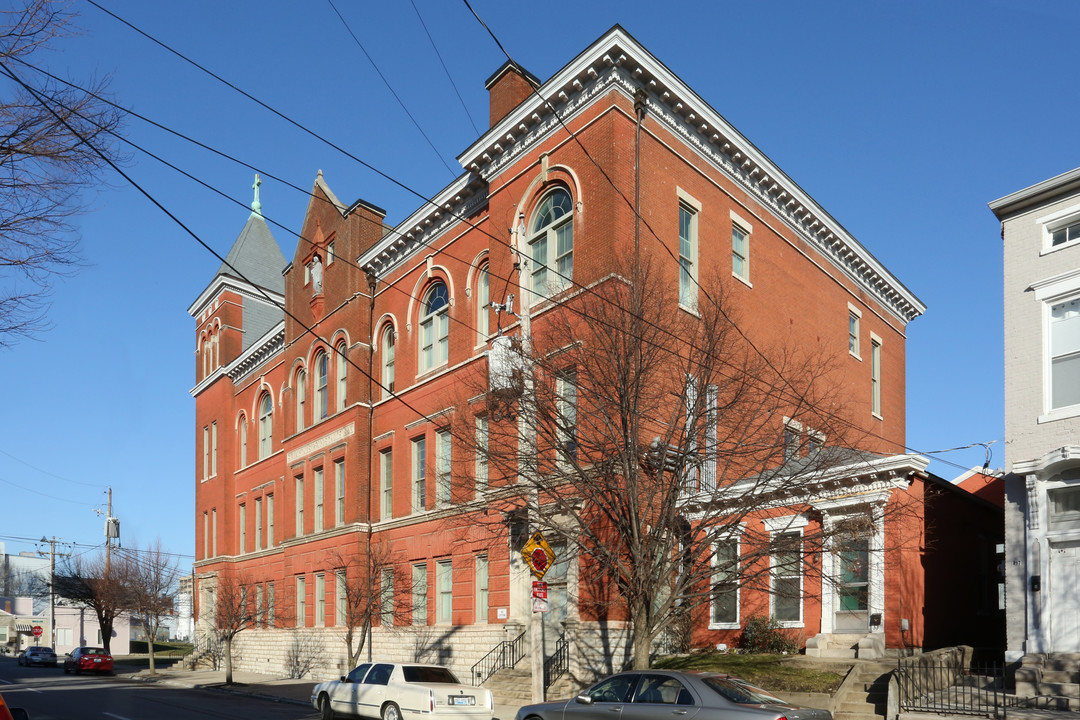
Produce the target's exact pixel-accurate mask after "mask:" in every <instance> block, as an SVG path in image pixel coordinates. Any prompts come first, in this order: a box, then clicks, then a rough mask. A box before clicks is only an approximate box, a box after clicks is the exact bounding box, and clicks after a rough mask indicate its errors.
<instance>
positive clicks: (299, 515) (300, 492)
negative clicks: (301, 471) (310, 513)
mask: <svg viewBox="0 0 1080 720" xmlns="http://www.w3.org/2000/svg"><path fill="white" fill-rule="evenodd" d="M294 486H295V488H296V537H300V536H301V535H303V534H304V476H303V475H297V476H296V479H295V485H294Z"/></svg>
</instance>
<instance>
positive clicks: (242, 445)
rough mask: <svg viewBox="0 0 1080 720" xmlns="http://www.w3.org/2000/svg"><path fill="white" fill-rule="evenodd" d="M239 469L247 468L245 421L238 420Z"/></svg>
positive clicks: (244, 419)
mask: <svg viewBox="0 0 1080 720" xmlns="http://www.w3.org/2000/svg"><path fill="white" fill-rule="evenodd" d="M240 467H242V468H245V467H247V419H246V418H240Z"/></svg>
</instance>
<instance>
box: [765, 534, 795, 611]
mask: <svg viewBox="0 0 1080 720" xmlns="http://www.w3.org/2000/svg"><path fill="white" fill-rule="evenodd" d="M771 542H772V546H773V547H772V553H771V555H772V558H771V560H772V563H771V569H772V573H771V575H772V577H771V592H772V613H771V614H772V616H773V617H775V618H776V619H777V620H779V621H780V622H785V623H801V622H802V533H800V532H798V531H796V532H780V533H775V534H773V536H772V538H771Z"/></svg>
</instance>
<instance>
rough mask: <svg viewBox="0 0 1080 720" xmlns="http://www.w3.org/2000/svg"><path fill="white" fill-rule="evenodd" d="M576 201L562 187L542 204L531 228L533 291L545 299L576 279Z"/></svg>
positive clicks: (548, 196)
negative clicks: (574, 277) (550, 293)
mask: <svg viewBox="0 0 1080 720" xmlns="http://www.w3.org/2000/svg"><path fill="white" fill-rule="evenodd" d="M573 211H574V202H573V200H571V198H570V193H568V192H566V190H564V189H562V188H559V189H557V190H554V191H552V192H550V193H548V195H547V196H546V197H545V198H544V199H543V200H542V201H541V202H540V206H539V207H538V208H537V209H536V213H535V214H534V215H533V219H532V224H531V225H530V226H529V255H530V257H531V258H532V287H531V289H532V291H533V292H534V293H536V294H537V295H538V296H539V297H536V298H534V300H541V299H543V298H544V297H546V296H547V294H548V293H549V292H555V291H558V290H560V289H562V288H563V287H565V286H566V285H569V284H570V280H571V279H572V278H573V276H574V212H573Z"/></svg>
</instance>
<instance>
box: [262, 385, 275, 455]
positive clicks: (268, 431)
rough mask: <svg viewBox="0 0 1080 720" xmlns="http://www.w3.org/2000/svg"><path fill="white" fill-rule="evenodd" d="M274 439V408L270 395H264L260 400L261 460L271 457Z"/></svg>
mask: <svg viewBox="0 0 1080 720" xmlns="http://www.w3.org/2000/svg"><path fill="white" fill-rule="evenodd" d="M273 437H274V406H273V403H271V402H270V393H263V396H262V399H261V400H259V459H260V460H262V459H263V458H264V457H268V456H269V455H270V448H271V445H272V443H273Z"/></svg>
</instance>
